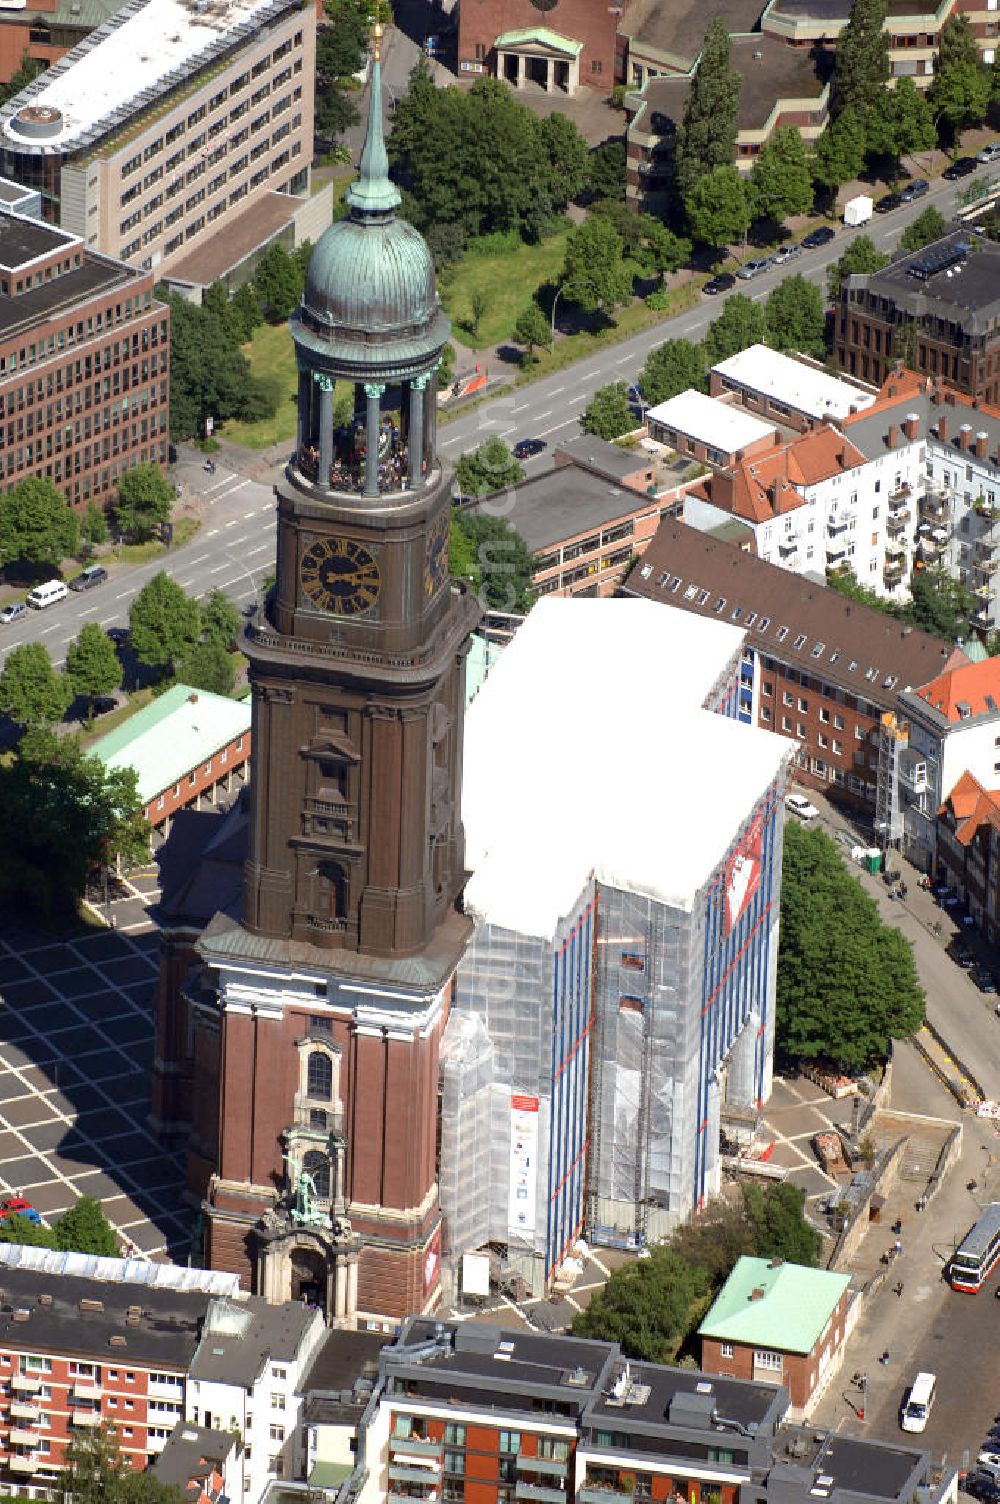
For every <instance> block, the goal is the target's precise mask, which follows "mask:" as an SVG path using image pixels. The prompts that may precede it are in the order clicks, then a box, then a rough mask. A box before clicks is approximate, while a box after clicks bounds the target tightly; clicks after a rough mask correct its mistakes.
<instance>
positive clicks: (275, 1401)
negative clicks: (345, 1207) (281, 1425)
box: [271, 1177, 315, 1410]
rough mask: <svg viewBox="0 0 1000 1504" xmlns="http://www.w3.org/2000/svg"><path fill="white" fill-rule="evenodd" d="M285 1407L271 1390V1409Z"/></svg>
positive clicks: (280, 1398)
mask: <svg viewBox="0 0 1000 1504" xmlns="http://www.w3.org/2000/svg"><path fill="white" fill-rule="evenodd" d="M314 1178H315V1177H314ZM284 1408H285V1396H284V1395H283V1394H277V1393H275V1392H274V1391H273V1390H272V1392H271V1409H272V1410H284Z"/></svg>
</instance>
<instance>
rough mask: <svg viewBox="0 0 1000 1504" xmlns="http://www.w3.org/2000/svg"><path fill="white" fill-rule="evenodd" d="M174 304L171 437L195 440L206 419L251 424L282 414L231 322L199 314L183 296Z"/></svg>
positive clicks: (175, 296) (204, 311) (173, 297)
mask: <svg viewBox="0 0 1000 1504" xmlns="http://www.w3.org/2000/svg"><path fill="white" fill-rule="evenodd" d="M167 301H168V302H169V304H170V437H171V438H172V439H173V440H174V441H175V442H176V441H177V440H178V439H185V438H190V437H191V436H192V435H195V434H198V433H200V432H201V431H202V430H203V427H204V423H205V419H206V418H212V419H214V420H215V422H217V423H220V422H222V423H224V422H225V420H226V419H227V418H242V417H246V418H247V419H248V420H253V419H254V418H257V417H261V416H266V415H267V413H268V412H271V413H273V412H274V411H275V410H276V408H277V396H276V393H275V390H274V386H273V382H268V381H266V380H264V379H258V378H257V377H256V376H254V374H253V372H252V371H251V369H250V362H249V361H248V360H247V358H246V356H245V355H244V354H243V352H242V350H241V349H240V346H239V340H238V339H237V337H236V334H235V332H234V328H233V323H232V320H231V318H229V317H222V316H221V315H220V314H219V313H218V312H217V311H216V310H215V309H214V308H213V307H212V306H211V305H210V306H209V307H207V308H198V307H197V306H196V305H195V304H194V303H189V302H188V300H187V299H186V298H183V297H181V296H180V294H179V293H171V294H170V295H169V297H168V298H167Z"/></svg>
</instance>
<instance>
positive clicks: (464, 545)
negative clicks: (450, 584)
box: [448, 510, 482, 594]
mask: <svg viewBox="0 0 1000 1504" xmlns="http://www.w3.org/2000/svg"><path fill="white" fill-rule="evenodd" d="M458 515H459V514H458V513H457V512H455V511H454V510H453V511H452V514H451V522H450V525H449V531H448V573H449V574H452V575H454V576H455V578H456V580H466V581H467V582H468V583H469V584H470V585H471V586H472V588H473V590H475V591H476V593H477V594H478V592H479V588H480V586H481V585H482V575H481V573H480V570H479V565H478V563H477V562H476V552H475V548H474V545H473V542H472V538H471V535H470V534H469V533H466V532H464V531H463V529H462V528H461V527H459V525H458Z"/></svg>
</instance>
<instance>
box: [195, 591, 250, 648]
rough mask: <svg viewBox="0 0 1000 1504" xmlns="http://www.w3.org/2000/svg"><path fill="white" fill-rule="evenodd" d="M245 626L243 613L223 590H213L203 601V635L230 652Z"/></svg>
mask: <svg viewBox="0 0 1000 1504" xmlns="http://www.w3.org/2000/svg"><path fill="white" fill-rule="evenodd" d="M242 628H243V613H242V612H241V610H240V608H239V606H237V605H236V604H235V602H233V601H231V600H230V599H229V596H228V595H226V594H225V592H224V591H222V590H213V591H211V592H210V593H209V594H208V595H207V596H206V597H205V599H204V600H203V601H202V603H201V635H202V638H203V639H204V641H205V642H217V643H219V644H220V646H221V647H223V648H225V649H226V651H227V652H229V650H230V648H231V646H232V644H233V643H234V642H235V641H236V639H237V638H238V637H239V635H240V632H241V631H242Z"/></svg>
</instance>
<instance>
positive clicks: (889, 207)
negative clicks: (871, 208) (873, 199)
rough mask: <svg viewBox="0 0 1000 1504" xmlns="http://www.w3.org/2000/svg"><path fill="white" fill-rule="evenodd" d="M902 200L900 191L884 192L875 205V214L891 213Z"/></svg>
mask: <svg viewBox="0 0 1000 1504" xmlns="http://www.w3.org/2000/svg"><path fill="white" fill-rule="evenodd" d="M902 202H903V195H902V194H901V193H884V194H883V195H882V197H881V198H880V199H879V201H878V203H877V204H876V205H875V213H876V214H891V213H892V211H893V209H898V208H899V206H900V204H901V203H902Z"/></svg>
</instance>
